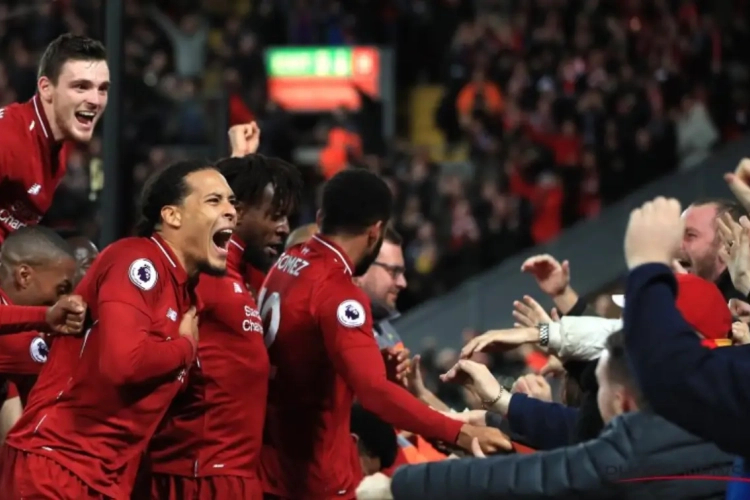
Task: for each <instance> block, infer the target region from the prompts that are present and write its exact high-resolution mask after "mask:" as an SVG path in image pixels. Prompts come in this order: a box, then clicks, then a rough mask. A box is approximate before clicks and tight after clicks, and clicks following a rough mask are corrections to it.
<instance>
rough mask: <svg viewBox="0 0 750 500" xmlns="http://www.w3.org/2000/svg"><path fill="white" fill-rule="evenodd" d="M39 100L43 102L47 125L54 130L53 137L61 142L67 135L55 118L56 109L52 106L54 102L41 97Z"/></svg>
mask: <svg viewBox="0 0 750 500" xmlns="http://www.w3.org/2000/svg"><path fill="white" fill-rule="evenodd" d="M39 102H40V103H42V113H44V117H45V118H46V119H47V125H48V126H49V129H50V131H51V132H52V139H53V140H54V141H55V142H61V141H62V140H63V139H64V138H65V135H64V134H63V131H62V129H61V128H60V126H59V125H58V124H57V120H56V119H55V110H54V109H53V108H52V104H50V103H48V102H45V101H44V100H43V99H41V98H39Z"/></svg>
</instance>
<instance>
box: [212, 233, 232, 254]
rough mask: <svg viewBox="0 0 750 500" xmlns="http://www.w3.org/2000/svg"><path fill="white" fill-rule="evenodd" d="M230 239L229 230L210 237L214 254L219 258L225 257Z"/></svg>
mask: <svg viewBox="0 0 750 500" xmlns="http://www.w3.org/2000/svg"><path fill="white" fill-rule="evenodd" d="M231 237H232V230H231V229H221V230H219V231H216V232H215V233H214V235H213V236H212V237H211V240H212V241H213V244H214V247H215V250H216V252H217V253H218V254H219V255H221V256H226V255H227V253H228V249H229V240H230V238H231Z"/></svg>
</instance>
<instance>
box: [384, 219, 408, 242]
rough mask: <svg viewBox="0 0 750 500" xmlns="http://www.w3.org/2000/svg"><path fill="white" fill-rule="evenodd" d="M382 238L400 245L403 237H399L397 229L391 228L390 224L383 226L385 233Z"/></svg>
mask: <svg viewBox="0 0 750 500" xmlns="http://www.w3.org/2000/svg"><path fill="white" fill-rule="evenodd" d="M383 239H384V240H385V241H387V242H388V243H390V244H392V245H398V246H401V244H402V243H403V242H404V239H403V238H402V237H401V235H400V234H399V233H398V231H396V230H395V229H393V226H391V225H390V224H388V225H387V226H386V227H385V235H384V236H383Z"/></svg>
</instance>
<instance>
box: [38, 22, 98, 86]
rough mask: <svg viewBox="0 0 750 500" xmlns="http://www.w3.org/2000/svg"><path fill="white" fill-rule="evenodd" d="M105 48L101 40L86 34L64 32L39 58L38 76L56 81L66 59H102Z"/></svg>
mask: <svg viewBox="0 0 750 500" xmlns="http://www.w3.org/2000/svg"><path fill="white" fill-rule="evenodd" d="M106 59H107V50H106V49H105V48H104V45H102V43H101V42H99V41H97V40H94V39H93V38H89V37H87V36H79V35H73V34H71V33H65V34H64V35H60V36H58V37H57V38H55V39H54V40H53V41H52V42H51V43H50V44H49V45H47V48H46V49H45V50H44V54H42V58H41V59H40V60H39V73H38V78H41V77H43V76H45V77H47V78H49V79H50V81H51V82H52V83H55V84H56V83H57V79H58V78H60V73H61V71H62V67H63V65H65V63H66V62H68V61H104V60H106Z"/></svg>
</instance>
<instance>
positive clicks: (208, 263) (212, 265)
mask: <svg viewBox="0 0 750 500" xmlns="http://www.w3.org/2000/svg"><path fill="white" fill-rule="evenodd" d="M200 271H201V272H202V273H204V274H208V275H209V276H224V275H225V274H226V273H227V258H226V256H224V257H221V256H215V255H209V256H208V258H207V259H206V260H205V261H203V265H201V269H200Z"/></svg>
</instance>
